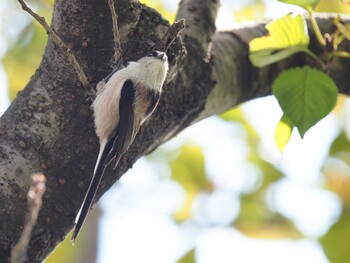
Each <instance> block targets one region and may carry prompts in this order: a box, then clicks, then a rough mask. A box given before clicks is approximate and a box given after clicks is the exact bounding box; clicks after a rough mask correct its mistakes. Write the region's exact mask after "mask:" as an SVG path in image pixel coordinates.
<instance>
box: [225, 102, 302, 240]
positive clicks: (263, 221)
mask: <svg viewBox="0 0 350 263" xmlns="http://www.w3.org/2000/svg"><path fill="white" fill-rule="evenodd" d="M221 117H222V118H223V119H225V120H226V121H230V122H233V123H239V124H241V125H242V126H243V127H244V129H245V131H246V132H247V143H248V145H249V149H250V152H249V156H248V159H247V161H248V162H249V163H251V164H253V165H254V167H256V168H258V169H259V171H260V174H261V175H262V182H261V183H260V184H259V186H258V187H257V188H255V190H254V191H252V192H250V193H247V194H242V195H241V199H240V201H241V210H240V214H239V216H238V218H237V219H236V221H235V222H234V226H235V227H237V228H238V229H239V230H240V231H241V232H242V233H244V234H246V235H248V236H251V237H261V238H286V237H293V238H300V237H302V235H301V233H300V231H298V230H297V229H296V227H295V226H294V225H293V223H292V222H291V221H290V220H288V219H286V218H285V217H283V216H282V215H281V214H278V213H276V212H274V211H272V210H271V208H269V207H268V205H267V203H266V191H267V190H268V188H269V187H270V186H271V185H272V184H273V183H275V182H277V181H279V180H280V179H282V177H283V174H282V173H281V172H280V171H279V170H277V169H276V167H274V166H273V165H272V164H270V163H269V162H267V161H265V160H264V159H262V158H261V156H260V155H259V154H258V152H257V151H256V149H258V148H259V144H260V142H261V139H260V137H259V135H258V133H257V132H256V131H255V129H254V128H253V126H252V125H251V124H250V123H249V122H248V121H247V120H246V119H245V117H244V114H243V113H242V111H241V110H240V109H239V108H238V109H233V110H230V111H228V112H226V113H224V114H222V115H221Z"/></svg>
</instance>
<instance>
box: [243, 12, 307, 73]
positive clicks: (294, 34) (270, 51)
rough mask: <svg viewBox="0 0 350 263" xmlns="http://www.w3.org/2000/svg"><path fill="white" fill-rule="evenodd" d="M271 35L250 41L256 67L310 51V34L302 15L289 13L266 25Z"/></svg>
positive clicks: (251, 55)
mask: <svg viewBox="0 0 350 263" xmlns="http://www.w3.org/2000/svg"><path fill="white" fill-rule="evenodd" d="M266 29H267V30H268V31H269V35H267V36H263V37H259V38H255V39H253V40H252V41H251V42H250V43H249V49H250V56H249V58H250V60H251V62H252V63H253V65H254V66H256V67H264V66H266V65H269V64H272V63H275V62H277V61H280V60H282V59H284V58H286V57H288V56H290V55H293V54H295V53H297V52H301V51H304V52H308V53H309V51H308V49H307V46H308V44H309V41H310V39H309V35H308V32H307V27H306V25H305V21H304V19H303V17H302V16H301V15H297V16H293V15H287V16H284V17H282V18H280V19H278V20H275V21H273V22H271V23H269V24H267V25H266Z"/></svg>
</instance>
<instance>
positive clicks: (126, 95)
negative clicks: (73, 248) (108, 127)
mask: <svg viewBox="0 0 350 263" xmlns="http://www.w3.org/2000/svg"><path fill="white" fill-rule="evenodd" d="M134 102H135V86H134V84H133V82H132V81H131V80H127V81H125V82H124V84H123V87H122V89H121V94H120V101H119V123H118V125H117V127H116V129H115V130H114V132H113V134H112V135H111V136H110V137H109V139H108V141H107V143H106V144H105V146H104V147H101V149H100V151H101V152H102V153H100V154H101V157H99V158H98V164H97V165H96V169H95V172H94V175H93V178H92V180H91V183H90V186H89V189H88V191H87V193H86V196H85V199H84V202H83V204H82V206H81V208H80V211H79V213H78V215H77V218H76V225H75V229H74V232H73V235H72V238H71V240H72V241H73V242H74V241H75V239H76V237H77V236H78V234H79V231H80V229H81V227H82V225H83V223H84V221H85V218H86V216H87V214H88V212H89V210H90V208H91V205H92V203H93V201H94V197H95V195H96V192H97V189H98V186H99V184H100V182H101V178H102V176H103V174H104V171H105V167H106V165H107V164H109V162H110V161H111V160H112V159H115V160H116V165H117V164H118V163H119V160H120V158H121V156H122V155H123V153H124V152H125V151H126V150H127V149H128V147H129V146H130V144H131V143H132V141H133V139H134V138H135V135H136V133H137V131H138V129H139V127H140V123H141V121H140V118H139V117H138V116H136V114H135V111H134Z"/></svg>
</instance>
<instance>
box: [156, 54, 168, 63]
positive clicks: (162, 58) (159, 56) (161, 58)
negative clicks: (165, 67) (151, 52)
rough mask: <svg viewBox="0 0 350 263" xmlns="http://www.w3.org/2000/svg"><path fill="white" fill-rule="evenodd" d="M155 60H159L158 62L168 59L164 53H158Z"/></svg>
mask: <svg viewBox="0 0 350 263" xmlns="http://www.w3.org/2000/svg"><path fill="white" fill-rule="evenodd" d="M157 58H159V59H160V60H163V61H164V60H166V59H167V58H168V57H167V55H166V54H165V53H163V52H162V53H159V54H158V55H157Z"/></svg>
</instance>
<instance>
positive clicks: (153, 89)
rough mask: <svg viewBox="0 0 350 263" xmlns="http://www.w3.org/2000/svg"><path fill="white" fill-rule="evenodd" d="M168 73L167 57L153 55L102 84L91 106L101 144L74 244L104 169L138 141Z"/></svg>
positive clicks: (154, 53)
mask: <svg viewBox="0 0 350 263" xmlns="http://www.w3.org/2000/svg"><path fill="white" fill-rule="evenodd" d="M167 72H168V57H167V55H166V54H165V53H164V52H160V51H153V52H151V53H150V54H149V55H148V56H146V57H143V58H141V59H139V60H138V61H136V62H129V63H128V65H127V66H126V67H125V68H123V69H121V70H119V71H116V72H115V73H114V74H113V75H112V76H111V77H110V78H109V79H108V81H107V82H106V83H105V82H102V85H101V84H100V88H98V91H97V95H96V98H95V100H94V102H93V104H92V108H93V110H94V122H95V129H96V134H97V136H98V138H99V141H100V152H99V155H98V157H97V161H96V165H95V170H94V175H93V177H92V181H91V183H90V186H89V189H88V191H87V193H86V196H85V199H84V202H83V204H82V206H81V208H80V211H79V213H78V215H77V217H76V220H75V228H74V232H73V235H72V238H71V240H72V242H73V243H74V241H75V239H76V238H77V236H78V234H79V231H80V229H81V227H82V225H83V223H84V221H85V218H86V216H87V214H88V212H89V210H90V208H91V205H92V203H93V200H94V197H95V194H96V192H97V189H98V186H99V184H100V181H101V178H102V176H103V174H104V171H105V167H106V166H107V165H109V164H113V165H114V169H115V168H116V167H117V165H118V163H119V160H120V158H121V157H122V155H123V154H124V153H125V151H126V150H127V149H128V148H129V146H130V145H131V144H132V142H133V141H134V139H135V136H136V134H137V132H138V131H139V129H140V126H141V125H142V123H143V122H144V121H145V120H146V119H147V118H148V117H149V116H150V115H151V114H152V112H153V111H154V109H155V108H156V106H157V104H158V102H159V98H160V94H161V90H162V86H163V83H164V81H165V78H166V75H167Z"/></svg>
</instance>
